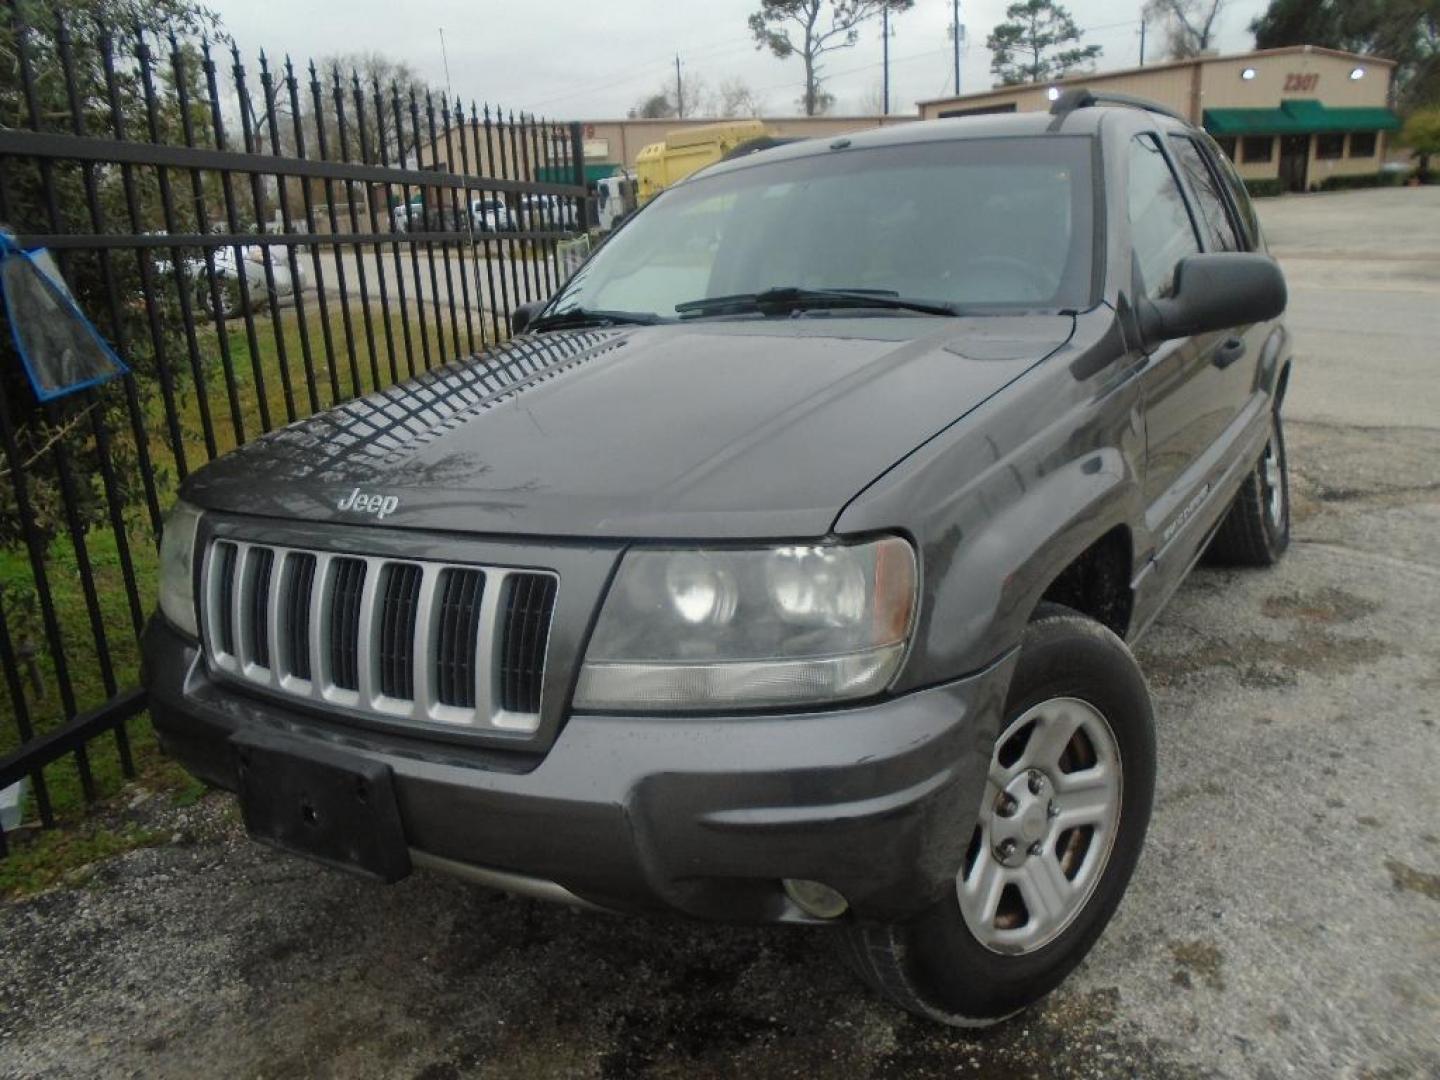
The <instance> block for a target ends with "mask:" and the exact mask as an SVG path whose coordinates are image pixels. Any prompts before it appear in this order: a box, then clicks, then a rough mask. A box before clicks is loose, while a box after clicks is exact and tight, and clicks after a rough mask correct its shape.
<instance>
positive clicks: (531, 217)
mask: <svg viewBox="0 0 1440 1080" xmlns="http://www.w3.org/2000/svg"><path fill="white" fill-rule="evenodd" d="M576 220H577V216H576V213H575V203H574V200H571V199H562V198H561V197H560V196H559V195H545V194H540V193H532V194H529V195H522V196H521V197H520V226H519V227H520V228H522V229H529V230H532V231H543V230H554V229H561V230H572V229H574V228H575V224H576Z"/></svg>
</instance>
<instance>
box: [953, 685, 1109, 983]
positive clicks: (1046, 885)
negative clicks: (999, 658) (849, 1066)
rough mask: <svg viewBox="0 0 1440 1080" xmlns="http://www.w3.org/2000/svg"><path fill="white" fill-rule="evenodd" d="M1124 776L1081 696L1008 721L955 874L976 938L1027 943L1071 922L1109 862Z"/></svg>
mask: <svg viewBox="0 0 1440 1080" xmlns="http://www.w3.org/2000/svg"><path fill="white" fill-rule="evenodd" d="M1122 784H1123V776H1122V770H1121V761H1120V747H1119V744H1118V743H1117V741H1116V739H1115V733H1114V732H1113V731H1112V730H1111V728H1110V724H1109V722H1108V721H1106V719H1105V717H1104V716H1103V715H1102V714H1101V713H1100V711H1099V710H1098V709H1096V708H1095V707H1094V706H1093V705H1091V704H1089V703H1088V702H1085V701H1081V700H1080V699H1078V698H1070V697H1057V698H1051V699H1049V700H1047V701H1042V702H1040V703H1039V704H1038V705H1035V706H1033V707H1031V708H1029V709H1027V710H1025V712H1024V713H1022V714H1021V715H1020V716H1019V717H1018V718H1017V719H1016V720H1014V721H1013V722H1012V723H1010V724H1009V726H1008V727H1006V729H1005V730H1004V732H1002V733H1001V735H1000V738H999V739H997V740H996V743H995V752H994V755H993V756H992V758H991V761H990V775H989V779H988V781H987V783H986V790H985V797H984V799H983V801H982V803H981V806H980V814H979V817H978V819H977V821H976V825H975V833H974V836H973V837H972V839H971V843H970V849H969V851H968V852H967V854H966V858H965V862H964V864H963V865H962V867H961V869H960V872H959V874H958V875H957V877H956V883H955V888H956V895H957V898H958V899H959V902H960V912H961V915H962V916H963V917H964V919H965V925H966V926H967V927H968V928H969V930H970V932H971V933H972V934H973V935H974V936H975V939H976V940H977V941H978V942H979V943H980V944H981V945H983V946H985V948H987V949H990V950H991V951H992V952H997V953H1004V954H1010V955H1015V954H1023V953H1030V952H1034V951H1035V950H1037V949H1040V948H1043V947H1044V946H1045V945H1047V944H1049V943H1050V942H1051V941H1053V940H1054V939H1055V938H1056V937H1058V936H1059V935H1060V934H1061V933H1063V932H1064V931H1065V929H1066V927H1068V926H1069V925H1070V924H1071V923H1072V922H1073V921H1074V919H1075V917H1076V916H1077V915H1078V914H1079V913H1080V912H1081V910H1083V909H1084V907H1085V905H1086V903H1087V902H1088V901H1089V899H1090V897H1091V895H1092V894H1093V893H1094V891H1095V887H1096V885H1097V884H1098V883H1099V881H1100V878H1101V876H1102V875H1103V874H1104V872H1105V865H1106V863H1107V862H1108V861H1109V857H1110V851H1111V849H1112V847H1113V846H1114V842H1115V834H1116V831H1117V829H1118V827H1119V823H1120V807H1121V799H1122V794H1123V791H1122Z"/></svg>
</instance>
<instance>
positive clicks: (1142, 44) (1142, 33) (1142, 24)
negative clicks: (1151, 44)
mask: <svg viewBox="0 0 1440 1080" xmlns="http://www.w3.org/2000/svg"><path fill="white" fill-rule="evenodd" d="M1140 66H1141V67H1144V66H1145V18H1144V16H1141V18H1140Z"/></svg>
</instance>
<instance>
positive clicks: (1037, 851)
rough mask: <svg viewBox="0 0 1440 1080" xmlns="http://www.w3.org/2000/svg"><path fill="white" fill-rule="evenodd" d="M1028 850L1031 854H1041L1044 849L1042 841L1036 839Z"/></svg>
mask: <svg viewBox="0 0 1440 1080" xmlns="http://www.w3.org/2000/svg"><path fill="white" fill-rule="evenodd" d="M1028 850H1029V852H1030V854H1031V855H1039V854H1040V852H1041V850H1042V849H1041V847H1040V841H1039V840H1036V841H1035V842H1034V843H1033V844H1031V845H1030V847H1029V849H1028Z"/></svg>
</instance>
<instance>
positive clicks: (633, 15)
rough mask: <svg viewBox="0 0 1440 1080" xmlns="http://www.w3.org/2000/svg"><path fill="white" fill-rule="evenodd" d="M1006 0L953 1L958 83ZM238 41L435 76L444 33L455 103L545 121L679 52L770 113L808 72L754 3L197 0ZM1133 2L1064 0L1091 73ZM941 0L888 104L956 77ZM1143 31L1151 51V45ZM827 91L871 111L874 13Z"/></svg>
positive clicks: (921, 10)
mask: <svg viewBox="0 0 1440 1080" xmlns="http://www.w3.org/2000/svg"><path fill="white" fill-rule="evenodd" d="M1008 2H1009V0H962V2H961V5H960V21H961V22H962V23H963V24H964V26H965V28H966V35H965V36H966V39H967V43H966V45H965V47H964V49H963V51H962V53H961V62H960V63H961V76H960V78H961V89H962V90H963V91H965V92H967V93H968V92H970V91H974V90H980V89H985V88H987V87H989V86H990V85H991V84H992V82H993V78H992V76H991V74H990V53H989V51H988V50H987V49H986V48H985V38H986V37H987V36H988V35H989V33H990V31H991V29H993V27H994V26H995V24H996V23H997V22H998V21H1000V20H1001V19H1002V18H1003V17H1004V11H1005V7H1006V6H1007V4H1008ZM209 3H210V5H211V6H212V7H213V8H214V9H216V10H217V11H219V13H220V15H221V18H222V19H223V20H224V22H225V25H226V27H227V29H228V30H229V31H230V33H231V34H233V35H234V36H235V38H236V40H237V41H238V42H239V44H240V46H241V49H242V50H243V51H244V52H245V53H246V54H247V55H248V56H252V57H253V55H254V54H255V53H256V52H258V51H259V50H260V49H261V48H263V49H265V50H266V51H267V52H268V53H270V54H272V55H275V56H282V55H284V54H286V53H289V54H290V55H291V56H292V57H294V58H295V59H296V60H297V61H298V60H300V59H301V58H305V57H322V56H327V55H332V54H334V53H343V52H353V51H361V50H366V51H368V50H378V51H381V52H384V53H386V54H389V55H391V56H393V57H395V58H397V59H401V60H405V61H406V62H408V63H409V64H410V65H411V66H412V67H414V68H415V69H416V70H418V71H419V72H420V73H421V75H422V76H423V77H425V78H427V79H429V80H431V81H432V82H433V83H434V84H435V85H436V86H437V87H443V86H444V85H445V81H446V75H445V63H444V60H443V58H442V55H441V48H440V30H441V28H443V29H444V34H445V48H446V52H448V54H449V69H450V72H449V73H450V80H449V81H450V85H451V87H452V89H453V93H454V94H455V95H456V96H459V97H461V98H462V99H463V100H464V101H465V102H466V103H467V104H468V103H469V102H470V100H471V99H472V98H473V99H475V100H476V101H480V102H498V103H500V104H502V105H503V106H504V107H505V108H507V109H515V110H521V109H524V110H525V111H527V112H536V113H540V114H541V115H545V116H550V117H553V118H556V119H571V118H579V119H601V118H607V117H615V116H623V115H624V114H625V111H626V110H627V109H628V108H630V107H631V106H632V105H634V104H635V103H636V102H637V101H638V100H640V99H641V98H643V97H645V96H646V95H648V94H649V93H652V92H654V91H657V90H659V89H661V88H662V87H664V86H667V85H673V82H674V78H675V66H674V65H675V55H676V53H678V54H679V56H680V63H681V72H682V76H684V77H696V78H699V79H700V80H702V81H703V83H704V84H705V85H707V86H708V87H710V88H711V89H714V88H715V87H717V86H718V85H719V84H720V83H721V82H723V81H725V80H726V79H731V78H739V79H742V80H744V82H746V83H747V84H748V85H749V86H750V87H751V89H752V90H753V91H754V92H755V94H756V96H757V98H758V99H759V100H760V101H761V102H762V104H763V106H764V108H765V111H766V113H767V114H769V115H777V116H778V115H789V114H793V113H795V112H797V111H799V109H798V107H797V104H796V103H797V101H798V99H799V98H800V95H801V91H802V89H803V82H804V71H803V68H802V66H801V63H800V60H799V59H798V58H793V59H790V60H784V61H782V60H778V59H776V58H775V57H773V56H771V55H770V54H769V53H768V52H764V53H762V52H757V51H756V49H755V46H754V42H753V41H752V39H751V37H750V33H749V30H748V28H747V26H746V24H745V20H746V17H747V16H748V15H749V14H750V12H751V11H753V10H755V9H756V8H757V7H758V6H759V4H758V0H699V2H697V0H684V2H682V0H608V2H602V3H596V2H594V0H588V2H584V3H580V2H577V0H504V2H499V0H482V2H475V0H471V2H468V3H455V2H454V0H399V2H397V0H343V2H340V0H209ZM1141 3H1142V0H1073V2H1072V3H1070V4H1069V8H1070V12H1071V14H1072V15H1074V17H1075V21H1076V22H1077V23H1078V24H1079V26H1080V28H1081V29H1082V30H1084V31H1085V34H1084V37H1083V38H1082V39H1081V41H1082V44H1090V43H1095V44H1099V45H1101V46H1103V47H1104V50H1105V51H1104V53H1103V54H1102V55H1101V58H1100V61H1099V65H1098V66H1099V68H1100V69H1101V70H1103V69H1106V68H1114V67H1130V66H1133V65H1134V64H1136V63H1137V62H1138V60H1139V53H1140V37H1139V29H1140V18H1139V16H1140V8H1141ZM1264 7H1265V0H1229V2H1228V3H1227V4H1226V6H1225V8H1224V10H1223V11H1222V13H1221V15H1220V22H1219V27H1220V33H1219V45H1220V49H1221V51H1222V52H1238V51H1243V50H1245V49H1249V48H1250V47H1251V46H1252V39H1251V36H1250V33H1249V31H1247V30H1246V26H1247V25H1248V24H1249V22H1250V20H1251V19H1252V18H1254V17H1255V15H1256V14H1258V13H1259V12H1260V11H1261V10H1263V9H1264ZM950 21H951V0H916V4H915V7H914V8H913V9H912V10H911V11H909V12H907V13H906V14H904V15H902V16H898V17H897V18H895V19H894V26H893V31H892V36H891V39H890V72H891V73H890V102H891V111H892V112H913V111H914V109H915V102H916V101H919V100H924V99H926V98H934V97H941V96H945V95H947V94H949V93H951V92H952V90H953V89H954V60H953V54H952V52H951V45H950V41H949V38H948V36H947V27H948V26H949V25H950ZM1159 36H1160V35H1159V34H1157V33H1152V34H1151V35H1150V38H1149V41H1148V42H1147V46H1146V56H1147V59H1153V58H1155V57H1157V56H1158V54H1159V49H1160V46H1161V44H1162V43H1161V42H1160V41H1159V40H1157V39H1158V38H1159ZM825 68H826V72H827V74H828V78H827V80H826V84H825V85H826V88H827V89H828V90H829V91H830V92H831V93H833V94H834V95H835V97H836V107H835V109H834V110H833V111H834V112H836V113H855V112H862V111H868V110H867V109H866V108H865V103H866V102H867V101H869V100H878V88H879V86H880V83H881V70H882V67H881V39H880V27H879V22H878V21H876V22H875V23H873V24H867V25H866V26H865V27H863V28H862V30H861V40H860V41H859V43H858V44H856V45H855V47H854V48H851V49H844V50H842V51H840V52H838V53H835V54H832V55H831V56H829V57H827V59H826V62H825Z"/></svg>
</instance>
